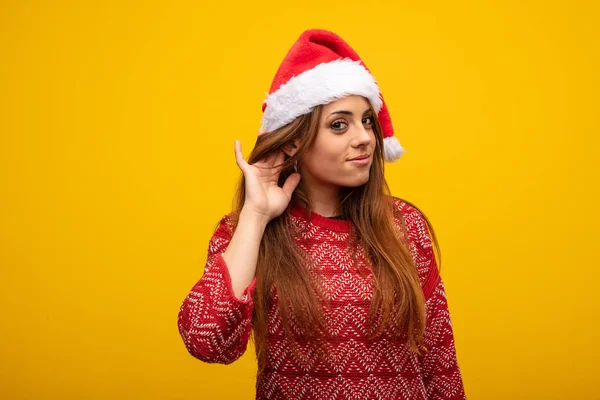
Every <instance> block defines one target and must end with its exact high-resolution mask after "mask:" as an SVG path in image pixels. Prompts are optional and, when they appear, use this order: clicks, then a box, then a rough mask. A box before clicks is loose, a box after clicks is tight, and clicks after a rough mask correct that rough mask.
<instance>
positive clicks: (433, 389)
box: [421, 275, 466, 400]
mask: <svg viewBox="0 0 600 400" xmlns="http://www.w3.org/2000/svg"><path fill="white" fill-rule="evenodd" d="M426 307H427V328H426V330H425V340H424V341H425V346H426V347H427V349H428V350H429V351H428V352H427V353H426V354H425V355H424V356H423V360H422V364H421V366H422V371H423V381H424V383H425V387H426V388H427V396H428V399H430V400H458V399H466V396H465V392H464V386H463V381H462V376H461V371H460V368H459V366H458V362H457V359H456V348H455V346H454V333H453V330H452V320H451V318H450V312H449V311H448V302H447V298H446V291H445V288H444V282H443V281H442V278H441V276H439V275H438V280H437V284H436V285H435V288H434V290H433V295H432V296H431V298H430V299H429V300H427V302H426Z"/></svg>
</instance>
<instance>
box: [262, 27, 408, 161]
mask: <svg viewBox="0 0 600 400" xmlns="http://www.w3.org/2000/svg"><path fill="white" fill-rule="evenodd" d="M349 95H360V96H364V97H366V98H367V99H368V100H369V102H370V103H371V106H372V107H373V109H374V110H375V112H376V113H377V116H378V118H379V121H380V123H381V126H382V128H383V138H384V139H383V143H384V151H383V153H384V159H385V161H396V160H397V159H399V158H400V156H401V155H402V153H404V149H403V148H402V146H401V145H400V142H399V141H398V139H396V138H395V137H394V129H393V127H392V120H391V118H390V114H389V112H388V109H387V107H386V105H385V101H384V100H383V96H382V95H381V93H380V91H379V86H378V85H377V82H376V80H375V78H374V77H373V75H371V72H370V71H369V69H368V68H367V66H366V65H365V64H364V63H363V62H362V60H361V59H360V57H359V56H358V54H356V52H355V51H354V50H353V49H352V48H351V47H350V46H349V45H348V44H347V43H346V42H345V41H344V40H343V39H342V38H341V37H339V36H338V35H336V34H335V33H333V32H329V31H326V30H322V29H309V30H306V31H304V32H303V33H302V35H300V37H299V38H298V40H297V41H296V43H294V45H293V46H292V48H291V49H290V50H289V51H288V53H287V54H286V56H285V58H284V59H283V61H282V63H281V65H280V66H279V69H278V70H277V73H276V74H275V77H274V78H273V82H272V83H271V89H270V90H269V93H268V95H267V98H266V99H265V100H264V102H263V105H262V109H263V117H262V120H261V127H262V128H263V129H264V131H265V132H271V131H274V130H275V129H278V128H281V127H282V126H285V125H287V124H289V123H290V122H292V121H293V120H294V119H296V118H297V117H299V116H300V115H303V114H307V113H309V112H310V111H311V110H312V109H313V108H314V107H315V106H317V105H320V104H328V103H331V102H332V101H334V100H337V99H340V98H342V97H345V96H349Z"/></svg>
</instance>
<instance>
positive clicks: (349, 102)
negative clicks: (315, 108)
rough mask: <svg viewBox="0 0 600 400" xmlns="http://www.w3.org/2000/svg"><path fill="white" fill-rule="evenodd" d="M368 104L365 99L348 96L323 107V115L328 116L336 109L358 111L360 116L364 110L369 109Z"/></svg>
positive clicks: (357, 96)
mask: <svg viewBox="0 0 600 400" xmlns="http://www.w3.org/2000/svg"><path fill="white" fill-rule="evenodd" d="M369 106H370V104H369V101H368V100H367V99H365V98H364V97H362V96H359V95H350V96H346V97H342V98H341V99H337V100H334V101H332V102H331V103H328V104H326V105H324V106H323V111H324V112H325V114H329V113H330V112H332V111H335V110H337V109H340V110H348V111H358V112H360V113H361V114H362V112H363V111H364V110H366V109H367V108H369Z"/></svg>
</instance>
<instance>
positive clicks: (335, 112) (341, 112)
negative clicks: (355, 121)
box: [329, 108, 371, 115]
mask: <svg viewBox="0 0 600 400" xmlns="http://www.w3.org/2000/svg"><path fill="white" fill-rule="evenodd" d="M369 111H371V109H370V108H367V109H366V110H365V111H364V112H363V115H365V114H366V113H368V112H369ZM333 114H345V115H354V114H353V113H352V111H347V110H337V111H334V112H332V113H331V114H329V115H333Z"/></svg>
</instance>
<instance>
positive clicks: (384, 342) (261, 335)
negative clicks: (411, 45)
mask: <svg viewBox="0 0 600 400" xmlns="http://www.w3.org/2000/svg"><path fill="white" fill-rule="evenodd" d="M263 112H264V114H263V119H262V128H261V130H260V131H259V137H258V140H257V142H256V145H255V147H254V149H253V150H252V153H251V154H250V156H249V159H248V161H246V160H244V158H243V155H242V151H241V145H240V143H239V142H237V141H236V143H235V157H236V162H237V165H238V167H239V168H240V170H241V172H242V174H243V176H242V180H241V182H240V186H239V190H238V195H237V208H236V209H235V210H234V211H233V212H231V213H230V214H227V215H225V216H224V217H223V218H222V220H221V221H220V223H219V225H218V227H217V229H216V231H215V233H214V235H213V237H212V238H211V241H210V243H209V249H208V259H207V262H206V267H205V271H204V274H203V276H202V278H201V279H200V280H199V281H198V282H197V283H196V284H195V285H194V287H193V288H192V289H191V291H190V292H189V294H188V296H187V297H186V298H185V300H184V301H183V304H182V306H181V309H180V312H179V316H178V328H179V332H180V334H181V337H182V338H183V340H184V343H185V345H186V348H187V350H188V351H189V352H190V354H192V355H193V356H194V357H196V358H198V359H200V360H202V361H205V362H212V363H222V364H229V363H231V362H233V361H235V360H237V359H238V358H239V357H240V356H241V355H242V354H243V353H244V352H245V350H246V347H247V343H248V340H249V338H250V334H251V333H253V339H254V343H255V347H256V355H257V360H258V373H257V383H256V398H257V399H350V398H352V399H357V398H360V399H465V398H466V397H465V394H464V388H463V383H462V377H461V371H460V368H459V367H458V364H457V361H456V351H455V347H454V337H453V331H452V324H451V320H450V316H449V313H448V305H447V302H446V296H445V291H444V285H443V282H442V280H441V277H440V274H439V268H438V267H437V264H436V259H435V256H434V253H433V250H432V242H431V239H430V236H429V231H430V232H431V233H432V236H433V239H434V242H436V248H437V241H436V240H435V235H434V234H433V229H432V228H431V226H430V225H429V221H427V219H426V218H425V216H424V215H423V214H422V213H421V212H420V211H419V210H418V208H417V207H415V206H414V205H412V204H411V203H409V202H407V201H405V200H401V199H399V198H396V197H392V196H391V195H390V194H389V188H388V186H387V183H386V181H385V178H384V162H385V161H395V160H397V159H398V158H399V157H400V156H401V154H402V152H403V151H404V150H403V149H402V147H401V146H400V143H399V142H398V141H397V139H396V138H394V136H393V130H392V125H391V118H390V116H389V113H388V111H387V107H386V106H385V102H384V101H383V97H382V96H381V93H380V92H379V88H378V86H377V84H376V82H375V80H374V78H373V76H372V75H371V73H370V72H369V70H368V69H367V68H366V66H365V65H364V63H362V61H361V60H360V58H359V57H358V55H357V54H356V53H355V52H354V51H353V50H352V49H351V48H350V46H349V45H348V44H347V43H345V42H344V41H343V40H342V39H341V38H340V37H339V36H337V35H335V34H334V33H332V32H328V31H324V30H308V31H306V32H304V33H303V34H302V35H301V36H300V38H299V39H298V41H297V42H296V43H295V44H294V46H293V47H292V48H291V49H290V51H289V52H288V54H287V55H286V57H285V59H284V61H283V62H282V64H281V66H280V67H279V69H278V71H277V74H276V75H275V78H274V80H273V83H272V85H271V90H270V93H269V95H268V97H267V99H266V100H265V102H264V104H263ZM428 228H429V229H428Z"/></svg>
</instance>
